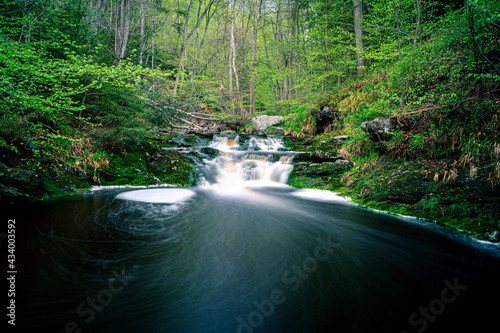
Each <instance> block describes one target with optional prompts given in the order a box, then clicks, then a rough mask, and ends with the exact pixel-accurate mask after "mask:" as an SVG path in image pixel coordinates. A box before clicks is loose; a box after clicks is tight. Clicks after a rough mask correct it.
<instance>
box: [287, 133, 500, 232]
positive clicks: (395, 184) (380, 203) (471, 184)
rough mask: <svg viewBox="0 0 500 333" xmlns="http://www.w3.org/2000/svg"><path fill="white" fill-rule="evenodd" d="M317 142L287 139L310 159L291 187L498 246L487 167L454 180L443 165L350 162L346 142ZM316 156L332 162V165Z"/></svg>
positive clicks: (498, 191) (499, 223)
mask: <svg viewBox="0 0 500 333" xmlns="http://www.w3.org/2000/svg"><path fill="white" fill-rule="evenodd" d="M322 139H323V138H322V137H316V138H304V139H297V138H289V139H288V142H289V144H290V146H291V147H299V146H303V147H305V148H306V152H309V156H310V157H311V158H309V159H308V160H307V159H306V160H302V161H296V162H295V168H294V171H293V172H292V174H291V177H290V180H289V184H290V185H291V186H294V187H301V188H316V189H323V190H330V191H334V192H337V193H339V194H341V195H343V196H348V197H350V198H352V200H353V202H355V203H358V204H361V205H363V206H365V207H367V208H372V209H377V210H382V211H386V212H391V213H395V214H401V215H406V216H414V217H418V218H422V219H425V220H428V221H432V222H435V223H439V224H443V225H447V226H450V227H453V228H456V229H459V230H462V231H464V232H467V233H468V234H469V235H470V236H472V237H475V238H478V239H481V240H487V241H492V242H498V241H500V186H498V185H496V186H495V185H494V184H492V183H491V182H490V181H489V179H488V178H489V171H490V169H491V167H492V166H491V165H483V166H480V167H479V168H478V172H477V174H476V175H475V177H470V173H469V172H468V170H465V169H464V168H456V170H457V172H456V174H455V173H451V172H450V171H448V172H446V169H445V167H446V165H447V164H449V163H450V161H447V160H425V159H415V160H412V161H407V160H404V159H398V158H396V159H393V158H391V157H390V156H388V155H382V156H377V157H376V158H372V159H367V160H365V161H359V160H357V162H352V161H349V153H348V152H347V150H346V144H349V143H348V142H347V143H344V142H343V140H337V139H335V138H332V139H330V140H322ZM303 155H305V156H307V154H303ZM319 155H322V156H326V155H329V156H338V159H337V161H335V162H334V163H332V161H327V160H324V159H323V160H321V159H319V158H318V156H319ZM351 158H352V157H351ZM354 160H355V159H354ZM341 161H342V162H341ZM451 162H452V161H451ZM436 175H437V176H436Z"/></svg>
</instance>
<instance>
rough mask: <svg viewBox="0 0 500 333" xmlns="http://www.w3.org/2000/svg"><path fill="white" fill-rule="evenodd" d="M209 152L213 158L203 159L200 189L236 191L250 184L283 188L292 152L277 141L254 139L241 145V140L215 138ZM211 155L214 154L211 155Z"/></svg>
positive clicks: (222, 137)
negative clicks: (211, 150)
mask: <svg viewBox="0 0 500 333" xmlns="http://www.w3.org/2000/svg"><path fill="white" fill-rule="evenodd" d="M208 148H211V149H215V150H216V151H217V154H215V155H216V156H215V157H213V158H211V157H210V156H208V155H204V156H203V157H204V158H203V165H202V166H201V168H200V169H201V181H200V186H204V187H215V188H221V187H224V188H235V187H236V188H238V187H244V186H248V185H252V184H259V185H265V186H276V185H279V184H286V182H287V181H288V177H289V176H290V173H291V172H292V169H293V166H292V164H291V162H292V159H293V155H294V154H295V153H294V152H289V151H287V148H286V147H285V146H284V145H283V139H282V138H279V137H267V138H261V137H255V136H251V137H250V138H249V139H248V140H246V141H245V142H243V143H242V144H240V137H239V136H238V135H236V136H219V135H214V137H213V139H212V141H211V142H210V144H209V146H208ZM212 155H213V154H212Z"/></svg>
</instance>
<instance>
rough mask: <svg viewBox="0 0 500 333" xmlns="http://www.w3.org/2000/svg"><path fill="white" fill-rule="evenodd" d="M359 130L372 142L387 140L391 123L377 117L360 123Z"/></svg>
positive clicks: (388, 120) (386, 119)
mask: <svg viewBox="0 0 500 333" xmlns="http://www.w3.org/2000/svg"><path fill="white" fill-rule="evenodd" d="M361 129H362V130H363V131H365V132H366V134H368V138H369V139H370V140H372V141H380V140H387V139H389V138H390V137H391V134H390V131H391V129H392V121H391V120H390V119H389V118H382V117H378V118H375V119H373V120H370V121H365V122H364V123H362V124H361Z"/></svg>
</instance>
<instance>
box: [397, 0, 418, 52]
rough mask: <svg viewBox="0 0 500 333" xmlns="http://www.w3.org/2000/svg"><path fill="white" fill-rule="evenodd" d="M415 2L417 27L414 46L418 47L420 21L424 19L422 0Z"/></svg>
mask: <svg viewBox="0 0 500 333" xmlns="http://www.w3.org/2000/svg"><path fill="white" fill-rule="evenodd" d="M415 4H416V5H417V27H416V28H415V36H414V37H413V46H414V47H415V48H417V42H418V34H419V33H420V21H421V20H422V11H421V10H420V0H415ZM398 30H399V29H398Z"/></svg>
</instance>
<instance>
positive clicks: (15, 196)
mask: <svg viewBox="0 0 500 333" xmlns="http://www.w3.org/2000/svg"><path fill="white" fill-rule="evenodd" d="M27 199H29V197H28V196H27V195H26V194H24V193H23V192H22V191H20V190H18V189H17V188H14V187H10V186H4V185H1V184H0V203H8V202H19V201H21V200H27Z"/></svg>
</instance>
